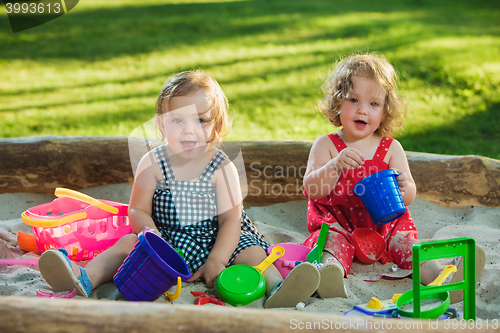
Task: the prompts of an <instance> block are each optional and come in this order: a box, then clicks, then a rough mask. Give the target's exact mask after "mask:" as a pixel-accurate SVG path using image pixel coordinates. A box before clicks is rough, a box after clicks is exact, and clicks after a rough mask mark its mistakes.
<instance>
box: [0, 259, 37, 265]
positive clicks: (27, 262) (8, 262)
mask: <svg viewBox="0 0 500 333" xmlns="http://www.w3.org/2000/svg"><path fill="white" fill-rule="evenodd" d="M0 265H28V266H38V259H0Z"/></svg>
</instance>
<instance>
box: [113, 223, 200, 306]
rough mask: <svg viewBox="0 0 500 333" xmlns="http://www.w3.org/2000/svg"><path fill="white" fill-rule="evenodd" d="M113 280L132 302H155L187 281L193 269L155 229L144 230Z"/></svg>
mask: <svg viewBox="0 0 500 333" xmlns="http://www.w3.org/2000/svg"><path fill="white" fill-rule="evenodd" d="M138 238H139V240H138V241H137V243H136V244H135V246H134V249H133V250H132V251H130V253H129V255H128V256H127V258H126V259H125V260H124V261H123V264H122V265H121V266H120V268H119V269H118V272H117V273H116V274H115V276H114V277H113V281H114V283H115V285H116V287H117V288H118V290H119V291H120V292H121V293H122V294H123V295H124V296H125V297H126V298H127V299H128V300H129V301H150V302H151V301H154V300H155V299H157V298H158V297H160V296H161V295H162V294H163V293H165V292H166V291H167V290H169V289H170V288H171V287H173V286H174V285H176V284H177V288H178V290H177V292H180V290H179V289H180V281H184V282H186V281H187V280H188V279H189V278H190V277H191V271H190V270H189V267H188V266H187V264H186V262H185V261H184V260H183V259H182V257H181V256H180V255H179V253H178V252H177V251H176V250H175V249H174V248H173V247H172V246H171V245H170V244H168V243H167V242H166V241H165V240H164V239H163V238H161V237H160V236H158V235H157V234H155V233H154V232H151V231H148V230H143V231H141V232H140V233H139V235H138Z"/></svg>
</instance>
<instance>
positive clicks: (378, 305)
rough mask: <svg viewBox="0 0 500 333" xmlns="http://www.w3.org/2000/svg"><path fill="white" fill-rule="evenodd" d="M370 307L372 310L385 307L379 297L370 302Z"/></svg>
mask: <svg viewBox="0 0 500 333" xmlns="http://www.w3.org/2000/svg"><path fill="white" fill-rule="evenodd" d="M368 307H369V308H370V309H382V308H383V307H384V306H383V305H382V302H381V301H380V300H379V299H378V298H377V297H372V299H371V300H370V301H369V302H368Z"/></svg>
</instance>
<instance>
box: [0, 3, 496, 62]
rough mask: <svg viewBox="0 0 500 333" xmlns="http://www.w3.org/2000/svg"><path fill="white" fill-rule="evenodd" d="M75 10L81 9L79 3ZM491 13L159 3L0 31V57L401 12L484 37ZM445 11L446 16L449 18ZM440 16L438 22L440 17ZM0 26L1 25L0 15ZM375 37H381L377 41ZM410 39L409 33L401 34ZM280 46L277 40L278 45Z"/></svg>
mask: <svg viewBox="0 0 500 333" xmlns="http://www.w3.org/2000/svg"><path fill="white" fill-rule="evenodd" d="M79 6H81V7H83V6H85V4H84V2H83V3H81V4H80V5H79ZM488 7H491V9H492V10H495V9H496V10H498V9H499V5H498V2H497V1H493V0H491V1H483V2H482V3H481V10H482V11H481V12H480V13H478V12H476V11H474V10H473V9H475V8H476V7H474V5H472V4H471V3H470V2H469V1H465V0H464V1H455V2H454V4H453V6H451V7H450V6H449V3H448V2H447V1H432V2H431V1H423V0H422V1H397V0H393V1H384V2H383V3H379V2H373V1H358V2H356V6H353V3H351V2H342V1H341V2H336V3H335V5H332V3H331V2H330V1H322V0H319V1H318V0H316V1H314V0H308V1H303V0H295V1H289V0H273V1H268V0H266V1H263V0H255V1H238V2H223V3H197V4H165V5H145V6H133V7H126V6H124V7H118V8H116V7H114V8H104V9H97V10H80V11H78V10H77V9H78V8H79V7H77V9H76V10H73V11H71V12H70V13H68V14H66V15H65V16H63V17H61V18H58V19H57V20H54V21H51V22H50V23H48V24H44V25H41V26H39V27H37V28H35V29H30V30H26V31H24V32H21V33H18V34H12V33H5V32H4V33H3V34H1V35H0V36H1V38H2V39H3V40H2V48H1V50H0V59H37V60H43V59H61V58H62V59H78V60H84V61H98V60H107V59H111V58H114V57H118V56H124V55H131V56H133V55H137V54H147V53H150V52H154V51H162V50H168V49H171V48H175V47H179V46H182V45H192V46H196V45H204V44H206V43H207V42H209V43H214V42H217V41H221V40H227V39H238V38H244V37H247V36H257V35H260V34H264V33H274V32H277V33H279V32H283V31H284V30H285V29H292V31H293V29H294V28H300V27H307V26H308V25H310V26H315V25H316V20H317V19H318V18H325V17H329V16H331V17H332V19H335V18H338V19H339V20H341V19H342V18H341V16H342V15H344V14H347V13H363V12H365V13H369V12H373V13H390V12H397V11H401V12H405V13H406V14H407V15H406V16H405V17H404V19H401V22H403V21H404V20H415V21H418V22H421V23H422V24H427V25H436V26H439V30H440V33H443V34H452V35H456V34H457V30H458V29H457V26H460V27H463V28H464V29H463V30H464V31H465V30H466V31H467V34H469V35H474V34H478V35H479V34H487V33H488V30H489V29H490V28H491V24H490V23H491V22H488V20H478V19H474V17H475V16H477V15H485V12H486V13H488ZM452 14H453V15H452ZM444 18H446V19H444ZM0 20H1V21H3V22H2V24H0V26H3V27H8V22H7V18H6V17H5V16H2V17H0ZM393 24H394V22H392V21H391V20H389V21H387V20H385V19H373V20H371V19H369V20H366V21H362V22H355V23H354V24H347V25H344V24H341V25H340V28H339V29H332V30H330V31H328V28H327V29H326V31H323V32H321V33H318V34H316V35H312V36H311V35H308V36H307V37H300V36H299V37H297V36H293V33H292V34H291V35H289V36H286V34H284V35H283V43H285V44H286V43H297V42H303V41H304V39H307V40H311V41H314V40H321V39H329V38H335V39H336V38H352V37H357V36H359V37H364V36H367V35H368V34H369V33H370V32H371V31H377V30H380V31H381V32H383V31H385V30H386V29H387V28H388V27H389V26H391V25H393ZM381 37H383V36H381ZM407 37H410V36H407ZM278 43H281V42H278Z"/></svg>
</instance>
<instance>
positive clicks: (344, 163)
mask: <svg viewBox="0 0 500 333" xmlns="http://www.w3.org/2000/svg"><path fill="white" fill-rule="evenodd" d="M334 159H335V160H336V165H337V167H338V168H340V171H343V170H352V169H356V168H358V167H360V166H362V165H363V164H365V160H366V158H365V157H364V156H363V154H361V153H360V152H359V150H357V149H355V148H345V149H343V150H342V151H341V152H340V153H339V154H338V155H337V157H335V158H334Z"/></svg>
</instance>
